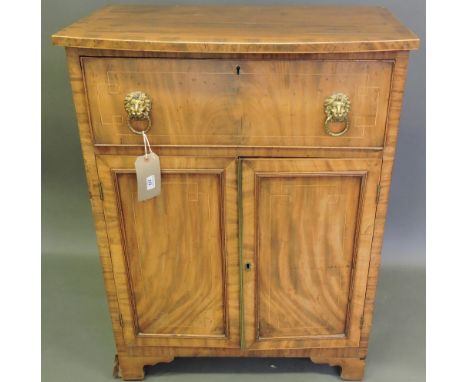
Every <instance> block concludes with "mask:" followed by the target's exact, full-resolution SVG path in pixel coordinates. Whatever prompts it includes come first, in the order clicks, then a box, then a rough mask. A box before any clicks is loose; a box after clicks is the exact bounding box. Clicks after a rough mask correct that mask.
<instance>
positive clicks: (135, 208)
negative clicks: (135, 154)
mask: <svg viewBox="0 0 468 382" xmlns="http://www.w3.org/2000/svg"><path fill="white" fill-rule="evenodd" d="M221 175H222V174H204V173H193V174H190V173H188V172H185V173H182V174H180V173H167V172H163V174H162V181H161V183H162V189H163V190H164V191H163V192H162V194H161V196H160V197H158V198H155V199H150V200H148V201H146V202H144V203H141V202H138V200H137V189H136V184H137V183H136V177H135V174H119V175H117V182H118V189H119V197H120V205H121V209H122V219H123V221H124V225H125V228H124V229H125V236H126V249H127V258H128V262H129V265H130V274H131V279H132V286H133V293H134V298H135V305H136V313H137V317H138V328H139V333H140V334H177V335H203V336H225V335H226V331H227V327H226V323H225V320H224V285H225V282H224V272H225V270H224V264H223V257H224V242H223V240H222V239H223V232H222V231H223V226H222V216H221V215H222V205H223V200H222V196H223V192H222V187H223V186H222V177H221ZM180 280H184V282H182V283H181V282H180ZM194 291H195V292H194ZM188 313H190V314H188Z"/></svg>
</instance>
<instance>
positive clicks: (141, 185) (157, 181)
mask: <svg viewBox="0 0 468 382" xmlns="http://www.w3.org/2000/svg"><path fill="white" fill-rule="evenodd" d="M135 170H136V176H137V188H138V201H139V202H141V201H143V200H147V199H151V198H154V197H156V196H158V195H159V194H160V193H161V165H160V163H159V157H158V156H157V155H156V154H155V153H153V152H151V153H150V154H148V155H142V156H139V157H137V159H136V161H135Z"/></svg>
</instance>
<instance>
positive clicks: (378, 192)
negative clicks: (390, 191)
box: [375, 184, 381, 204]
mask: <svg viewBox="0 0 468 382" xmlns="http://www.w3.org/2000/svg"><path fill="white" fill-rule="evenodd" d="M380 189H381V187H380V184H379V185H378V186H377V193H376V195H375V203H376V204H379V200H380Z"/></svg>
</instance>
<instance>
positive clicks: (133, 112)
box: [124, 90, 152, 135]
mask: <svg viewBox="0 0 468 382" xmlns="http://www.w3.org/2000/svg"><path fill="white" fill-rule="evenodd" d="M124 107H125V111H126V112H127V124H128V128H129V130H130V131H131V132H132V133H134V134H139V135H142V134H143V133H147V132H148V131H149V129H151V118H150V115H149V113H150V111H151V107H152V105H151V99H150V98H149V97H148V95H146V94H145V93H143V92H142V91H139V90H138V91H134V92H130V93H128V94H127V95H126V97H125V100H124ZM133 120H139V121H142V120H146V121H147V125H146V128H145V129H144V130H136V129H135V128H134V127H133V126H132V121H133Z"/></svg>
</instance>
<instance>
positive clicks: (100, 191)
mask: <svg viewBox="0 0 468 382" xmlns="http://www.w3.org/2000/svg"><path fill="white" fill-rule="evenodd" d="M98 187H99V199H101V200H104V191H102V183H101V182H99V184H98Z"/></svg>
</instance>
